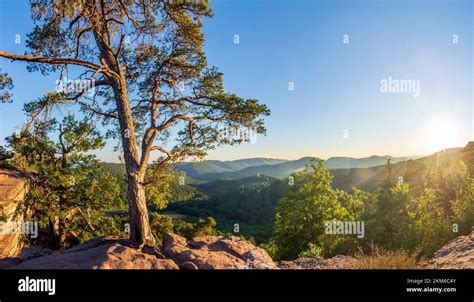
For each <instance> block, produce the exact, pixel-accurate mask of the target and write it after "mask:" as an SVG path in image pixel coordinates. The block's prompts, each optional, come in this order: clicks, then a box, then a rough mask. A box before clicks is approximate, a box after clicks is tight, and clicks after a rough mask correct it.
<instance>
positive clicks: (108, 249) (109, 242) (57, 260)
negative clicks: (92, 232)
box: [0, 238, 179, 269]
mask: <svg viewBox="0 0 474 302" xmlns="http://www.w3.org/2000/svg"><path fill="white" fill-rule="evenodd" d="M0 268H13V269H45V268H47V269H178V268H179V267H178V266H177V265H176V263H175V262H174V261H173V260H170V259H158V258H157V257H156V256H154V255H149V254H145V253H142V252H140V251H138V250H136V249H133V248H131V247H128V246H125V245H123V244H121V243H120V242H119V241H118V240H113V239H104V238H96V239H93V240H91V241H88V242H87V243H85V244H81V245H78V246H76V247H74V248H71V249H68V250H64V251H55V252H53V253H51V254H50V255H46V256H40V257H36V258H33V259H27V260H25V261H20V263H19V264H17V265H15V263H10V264H8V263H3V264H2V263H0Z"/></svg>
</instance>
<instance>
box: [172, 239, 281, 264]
mask: <svg viewBox="0 0 474 302" xmlns="http://www.w3.org/2000/svg"><path fill="white" fill-rule="evenodd" d="M164 251H165V254H166V255H167V256H168V257H170V258H171V259H173V260H174V261H175V262H176V263H178V265H180V266H181V267H182V268H191V267H192V266H191V265H190V264H189V262H190V263H192V264H194V265H195V266H196V267H197V268H198V269H277V268H278V267H277V266H276V264H275V263H274V262H273V260H272V259H271V258H270V256H269V255H268V254H267V252H265V250H263V249H261V248H259V247H256V246H254V245H252V244H251V243H249V242H247V241H244V240H242V239H240V238H238V237H234V236H232V237H222V236H203V237H197V238H194V239H193V240H191V241H190V242H189V244H188V243H187V242H186V239H185V238H183V237H181V236H178V235H175V234H166V235H165V237H164Z"/></svg>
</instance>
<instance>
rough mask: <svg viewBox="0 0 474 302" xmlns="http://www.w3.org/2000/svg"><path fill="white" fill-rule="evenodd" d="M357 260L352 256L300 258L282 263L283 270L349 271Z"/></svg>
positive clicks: (279, 264) (279, 265) (280, 266)
mask: <svg viewBox="0 0 474 302" xmlns="http://www.w3.org/2000/svg"><path fill="white" fill-rule="evenodd" d="M356 261H357V259H355V258H353V257H350V256H343V255H337V256H334V257H332V258H329V259H323V258H320V257H314V258H298V259H295V260H292V261H281V262H279V263H278V267H279V268H281V269H348V268H350V265H351V264H353V263H355V262H356Z"/></svg>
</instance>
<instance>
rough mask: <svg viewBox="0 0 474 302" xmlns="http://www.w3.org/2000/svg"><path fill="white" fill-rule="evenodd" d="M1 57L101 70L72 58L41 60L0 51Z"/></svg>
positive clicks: (94, 65)
mask: <svg viewBox="0 0 474 302" xmlns="http://www.w3.org/2000/svg"><path fill="white" fill-rule="evenodd" d="M0 57H3V58H7V59H11V60H12V61H26V62H33V63H45V64H53V65H62V64H66V65H77V66H83V67H87V68H90V69H94V70H98V69H100V66H99V65H96V64H94V63H91V62H87V61H83V60H80V59H72V58H41V57H33V56H25V55H15V54H10V53H7V52H4V51H0Z"/></svg>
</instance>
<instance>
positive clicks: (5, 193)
mask: <svg viewBox="0 0 474 302" xmlns="http://www.w3.org/2000/svg"><path fill="white" fill-rule="evenodd" d="M25 179H26V178H25V175H23V174H22V173H21V172H19V171H16V170H12V169H0V258H4V257H16V256H18V255H20V253H21V249H22V247H23V243H22V240H21V239H22V238H21V236H22V235H21V234H20V233H19V232H8V231H6V228H7V225H8V224H11V223H15V222H22V221H23V217H24V214H25V213H24V212H23V200H24V197H25V195H26V193H27V182H26V180H25Z"/></svg>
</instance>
